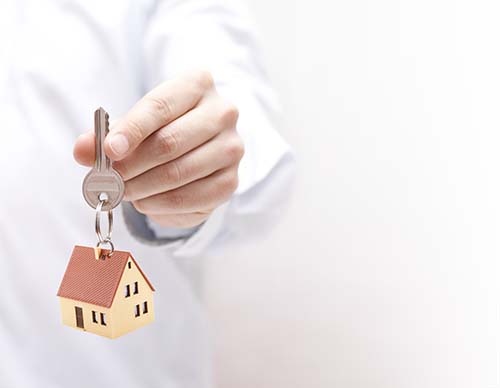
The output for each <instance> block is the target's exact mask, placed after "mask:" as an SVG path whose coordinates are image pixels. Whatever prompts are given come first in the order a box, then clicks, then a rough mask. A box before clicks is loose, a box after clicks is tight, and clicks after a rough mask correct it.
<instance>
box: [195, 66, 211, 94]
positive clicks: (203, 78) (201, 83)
mask: <svg viewBox="0 0 500 388" xmlns="http://www.w3.org/2000/svg"><path fill="white" fill-rule="evenodd" d="M194 82H195V84H196V85H197V86H198V87H199V88H200V89H201V90H208V89H211V88H212V87H213V86H214V83H215V82H214V78H213V76H212V73H210V71H208V70H206V69H200V70H197V71H196V72H195V74H194Z"/></svg>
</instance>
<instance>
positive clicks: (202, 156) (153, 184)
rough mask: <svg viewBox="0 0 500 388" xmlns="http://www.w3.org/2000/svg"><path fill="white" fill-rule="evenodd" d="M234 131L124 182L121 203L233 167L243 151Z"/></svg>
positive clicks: (173, 187)
mask: <svg viewBox="0 0 500 388" xmlns="http://www.w3.org/2000/svg"><path fill="white" fill-rule="evenodd" d="M234 132H235V130H231V131H224V132H223V133H221V134H219V135H218V136H217V137H215V138H214V139H213V140H211V141H209V142H207V143H205V144H203V145H201V146H200V147H198V148H196V149H195V150H193V151H191V152H189V153H187V154H184V155H183V156H181V157H179V158H177V159H175V160H172V161H170V162H168V163H165V164H163V165H161V166H158V167H155V168H153V169H151V170H149V171H146V172H145V173H143V174H141V175H139V176H137V177H135V178H133V179H131V180H129V181H127V182H126V184H125V200H127V201H136V200H138V199H141V198H145V197H149V196H152V195H155V194H159V193H162V192H165V191H169V190H172V189H176V188H178V187H181V186H184V185H186V184H188V183H190V182H193V181H195V180H198V179H201V178H204V177H206V176H208V175H210V174H212V173H214V172H215V171H218V170H220V169H223V168H225V167H229V166H231V165H237V164H238V163H239V161H240V160H241V158H242V157H243V152H244V149H243V143H242V141H241V139H240V138H239V137H238V136H236V135H235V133H234Z"/></svg>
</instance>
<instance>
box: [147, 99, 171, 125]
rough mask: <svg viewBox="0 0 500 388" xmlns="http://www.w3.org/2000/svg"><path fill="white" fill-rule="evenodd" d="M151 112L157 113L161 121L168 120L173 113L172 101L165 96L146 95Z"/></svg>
mask: <svg viewBox="0 0 500 388" xmlns="http://www.w3.org/2000/svg"><path fill="white" fill-rule="evenodd" d="M148 99H149V104H150V105H151V109H152V111H153V114H157V115H159V116H160V117H161V118H162V120H163V121H165V122H168V121H169V120H170V118H171V117H172V115H173V111H174V110H173V106H172V102H171V101H170V99H169V98H167V97H156V96H155V97H148Z"/></svg>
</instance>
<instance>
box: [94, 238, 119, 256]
mask: <svg viewBox="0 0 500 388" xmlns="http://www.w3.org/2000/svg"><path fill="white" fill-rule="evenodd" d="M102 244H109V252H108V254H107V255H106V256H107V257H111V255H112V254H113V252H114V251H115V245H114V244H113V242H112V241H111V240H108V239H106V240H103V241H98V242H97V244H96V247H97V248H100V247H101V245H102Z"/></svg>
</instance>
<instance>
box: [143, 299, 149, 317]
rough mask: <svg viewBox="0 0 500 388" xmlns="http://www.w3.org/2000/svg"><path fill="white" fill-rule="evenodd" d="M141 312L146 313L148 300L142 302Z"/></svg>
mask: <svg viewBox="0 0 500 388" xmlns="http://www.w3.org/2000/svg"><path fill="white" fill-rule="evenodd" d="M142 313H143V314H147V313H148V302H147V301H145V302H144V303H143V304H142Z"/></svg>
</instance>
